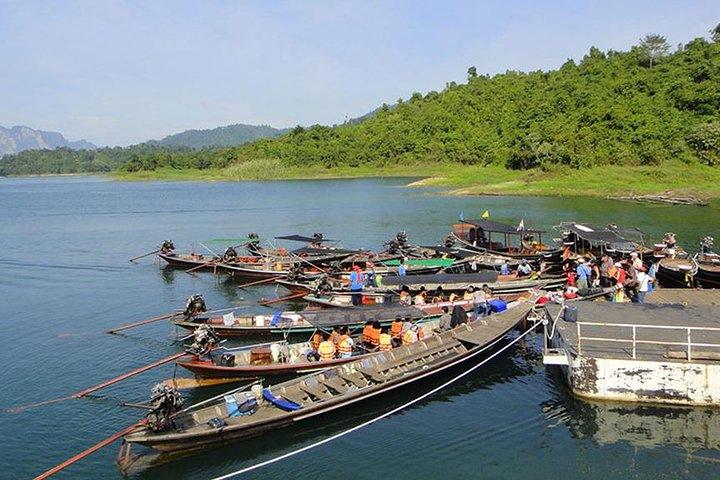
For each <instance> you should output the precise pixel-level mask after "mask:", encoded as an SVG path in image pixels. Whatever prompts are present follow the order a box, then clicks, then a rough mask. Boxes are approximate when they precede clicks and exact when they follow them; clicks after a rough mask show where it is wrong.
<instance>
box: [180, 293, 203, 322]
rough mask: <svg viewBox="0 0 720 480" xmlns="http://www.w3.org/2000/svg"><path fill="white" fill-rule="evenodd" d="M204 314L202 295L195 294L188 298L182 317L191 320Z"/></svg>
mask: <svg viewBox="0 0 720 480" xmlns="http://www.w3.org/2000/svg"><path fill="white" fill-rule="evenodd" d="M205 312H207V306H205V299H204V298H203V296H202V294H200V293H196V294H195V295H193V296H191V297H190V298H188V300H187V303H186V304H185V311H184V312H183V315H185V318H192V317H194V316H196V315H200V314H201V313H205Z"/></svg>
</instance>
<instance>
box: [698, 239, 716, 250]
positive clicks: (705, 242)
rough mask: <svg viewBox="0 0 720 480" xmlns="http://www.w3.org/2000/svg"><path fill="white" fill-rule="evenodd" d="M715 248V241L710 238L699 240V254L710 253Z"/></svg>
mask: <svg viewBox="0 0 720 480" xmlns="http://www.w3.org/2000/svg"><path fill="white" fill-rule="evenodd" d="M714 247H715V239H714V238H713V237H711V236H709V235H708V236H706V237H705V238H703V239H702V240H700V253H712V251H713V248H714Z"/></svg>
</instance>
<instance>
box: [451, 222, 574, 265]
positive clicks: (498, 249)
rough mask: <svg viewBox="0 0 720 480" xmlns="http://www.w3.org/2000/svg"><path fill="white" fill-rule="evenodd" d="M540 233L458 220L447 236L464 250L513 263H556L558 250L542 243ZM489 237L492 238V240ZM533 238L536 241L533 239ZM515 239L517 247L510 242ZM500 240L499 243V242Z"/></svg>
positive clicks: (559, 251) (540, 231)
mask: <svg viewBox="0 0 720 480" xmlns="http://www.w3.org/2000/svg"><path fill="white" fill-rule="evenodd" d="M543 233H545V232H543V231H542V230H536V229H532V228H525V227H524V226H523V227H522V228H520V226H518V227H514V226H512V225H507V224H504V223H500V222H495V221H492V220H484V219H478V220H461V221H460V223H456V224H453V229H452V232H451V235H452V236H453V238H454V239H456V240H457V241H459V242H460V244H461V245H462V246H463V247H464V248H466V249H468V250H474V251H477V252H481V253H485V252H487V253H490V254H494V255H503V256H506V257H510V258H514V259H525V260H532V261H540V260H545V261H547V262H557V261H560V259H561V255H562V250H560V249H558V248H551V247H548V246H547V245H545V244H544V243H542V234H543ZM493 236H494V237H495V238H494V240H493ZM535 236H537V241H534V237H535ZM516 237H517V245H513V244H512V242H513V239H514V238H516ZM500 239H502V241H499V240H500Z"/></svg>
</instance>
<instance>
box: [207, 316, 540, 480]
mask: <svg viewBox="0 0 720 480" xmlns="http://www.w3.org/2000/svg"><path fill="white" fill-rule="evenodd" d="M534 329H535V326H532V327H530V328H529V329H527V330H526V331H524V332H523V333H522V334H520V335H519V336H518V337H517V338H515V339H513V340H512V341H511V342H510V343H508V344H507V345H505V346H504V347H502V348H501V349H500V350H498V351H497V352H495V353H493V354H492V355H490V356H489V357H487V358H486V359H485V360H483V361H482V362H480V363H478V364H477V365H475V366H473V367H472V368H470V369H468V370H466V371H464V372H462V373H461V374H459V375H457V376H456V377H454V378H452V379H450V380H448V381H447V382H445V383H443V384H442V385H440V386H438V387H435V388H433V389H432V390H430V391H429V392H427V393H424V394H423V395H421V396H419V397H417V398H415V399H413V400H410V401H409V402H407V403H405V404H403V405H400V406H399V407H396V408H394V409H392V410H390V411H389V412H385V413H383V414H382V415H379V416H377V417H375V418H373V419H371V420H368V421H367V422H364V423H361V424H360V425H357V426H355V427H352V428H349V429H347V430H345V431H342V432H340V433H337V434H335V435H332V436H330V437H328V438H325V439H323V440H320V441H319V442H315V443H312V444H310V445H306V446H304V447H302V448H299V449H297V450H293V451H291V452H288V453H285V454H283V455H280V456H279V457H275V458H271V459H270V460H266V461H264V462H260V463H257V464H255V465H251V466H249V467H245V468H242V469H240V470H237V471H235V472H231V473H227V474H225V475H222V476H219V477H215V478H213V479H212V480H226V479H228V478H233V477H237V476H238V475H242V474H244V473H248V472H251V471H253V470H257V469H259V468H262V467H266V466H268V465H272V464H273V463H277V462H279V461H281V460H285V459H286V458H290V457H293V456H295V455H297V454H300V453H303V452H306V451H308V450H312V449H313V448H316V447H319V446H321V445H324V444H326V443H329V442H332V441H333V440H337V439H338V438H341V437H344V436H345V435H348V434H350V433H352V432H354V431H356V430H360V429H361V428H364V427H367V426H368V425H371V424H373V423H375V422H377V421H379V420H382V419H383V418H387V417H389V416H390V415H394V414H395V413H398V412H399V411H401V410H404V409H405V408H407V407H409V406H411V405H414V404H416V403H418V402H420V401H422V400H424V399H426V398H427V397H429V396H431V395H433V394H435V393H437V392H439V391H440V390H442V389H444V388H446V387H448V386H449V385H451V384H453V383H455V382H457V381H458V380H460V379H461V378H463V377H465V376H467V375H469V374H470V373H471V372H473V371H475V370H477V369H478V368H480V367H481V366H483V365H485V364H486V363H487V362H489V361H490V360H492V359H493V358H495V357H497V356H498V355H500V354H501V353H502V352H504V351H505V350H507V349H508V348H510V347H511V346H512V345H514V344H515V343H517V342H518V341H520V339H522V338H523V337H525V335H527V334H528V333H530V332H531V331H533V330H534ZM503 338H504V337H501V338H499V339H497V340H495V341H494V342H493V343H491V344H489V345H486V346H485V347H483V348H482V349H480V350H478V351H477V352H475V353H473V354H471V355H469V356H468V357H467V358H466V359H465V360H469V359H470V358H473V357H475V356H476V355H479V354H480V353H482V352H483V351H485V350H487V349H488V348H490V347H492V346H493V345H495V344H497V343H498V342H499V341H501V340H502V339H503Z"/></svg>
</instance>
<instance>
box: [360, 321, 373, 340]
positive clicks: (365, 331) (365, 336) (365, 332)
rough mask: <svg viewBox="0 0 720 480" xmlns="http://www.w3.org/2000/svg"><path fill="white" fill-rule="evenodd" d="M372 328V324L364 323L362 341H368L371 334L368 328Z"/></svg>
mask: <svg viewBox="0 0 720 480" xmlns="http://www.w3.org/2000/svg"><path fill="white" fill-rule="evenodd" d="M372 329H373V328H372V325H365V327H363V334H362V339H363V342H367V343H370V337H371V336H372V334H371V333H370V330H372Z"/></svg>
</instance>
